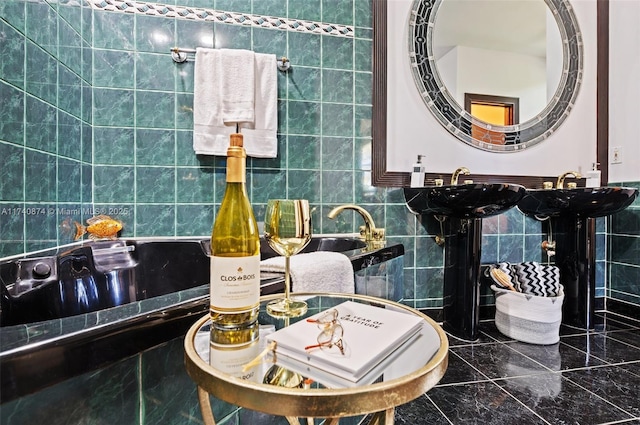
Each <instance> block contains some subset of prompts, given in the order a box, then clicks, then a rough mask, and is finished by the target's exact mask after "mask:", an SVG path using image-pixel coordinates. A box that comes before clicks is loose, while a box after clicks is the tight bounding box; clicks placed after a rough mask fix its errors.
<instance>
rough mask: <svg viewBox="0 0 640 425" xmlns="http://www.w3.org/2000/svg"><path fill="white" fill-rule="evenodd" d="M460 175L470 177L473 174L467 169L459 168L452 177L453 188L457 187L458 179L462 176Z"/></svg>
mask: <svg viewBox="0 0 640 425" xmlns="http://www.w3.org/2000/svg"><path fill="white" fill-rule="evenodd" d="M460 174H464V175H465V176H468V175H469V174H471V172H470V171H469V169H468V168H467V167H460V168H458V169H457V170H456V171H454V172H453V175H452V176H451V186H455V185H457V184H458V177H459V176H460Z"/></svg>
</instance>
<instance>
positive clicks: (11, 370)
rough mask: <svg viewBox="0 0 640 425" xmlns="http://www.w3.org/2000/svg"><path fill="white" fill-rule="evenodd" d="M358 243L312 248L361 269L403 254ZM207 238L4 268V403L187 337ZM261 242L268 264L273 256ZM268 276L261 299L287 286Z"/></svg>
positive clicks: (322, 240) (104, 249) (93, 245)
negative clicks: (339, 254) (346, 259)
mask: <svg viewBox="0 0 640 425" xmlns="http://www.w3.org/2000/svg"><path fill="white" fill-rule="evenodd" d="M365 246H366V245H365V244H364V242H362V241H361V240H359V239H357V238H352V237H314V238H313V239H312V241H311V243H310V244H309V245H308V246H307V247H306V248H305V251H306V252H310V251H336V252H343V253H345V254H346V255H347V256H349V257H350V259H351V262H352V265H353V267H354V271H355V270H360V269H363V268H366V267H369V266H371V265H374V264H377V263H382V262H384V261H387V260H389V259H392V258H394V257H397V256H400V255H403V254H404V247H403V246H402V245H401V244H396V245H391V246H388V247H385V248H381V249H377V250H369V251H368V250H365V249H363V248H364V247H365ZM209 252H210V250H209V241H208V239H204V238H175V239H154V238H141V239H122V240H116V241H98V242H95V241H91V242H84V243H81V244H74V245H69V246H64V247H61V248H58V249H54V250H50V251H44V252H40V253H37V254H34V255H25V256H22V257H19V258H11V259H5V260H2V261H0V283H1V285H0V286H1V288H0V289H1V291H2V297H1V298H2V308H1V311H0V316H1V323H0V324H1V325H2V330H1V331H0V346H1V347H2V349H1V352H0V379H1V385H2V387H1V391H0V402H6V401H9V400H12V399H15V398H17V397H21V396H23V395H26V394H29V393H32V392H34V391H37V390H39V389H41V388H44V387H46V386H49V385H52V384H55V383H57V382H60V381H62V380H65V379H68V378H69V377H72V376H76V375H79V374H81V373H85V372H88V371H91V370H95V369H98V368H100V367H102V366H105V365H107V364H109V363H111V362H114V361H117V360H120V359H122V358H125V357H128V356H130V355H134V354H136V353H138V352H140V351H142V350H145V349H148V348H150V347H153V346H155V345H158V344H161V343H163V342H165V341H168V340H170V339H173V338H176V337H179V336H181V335H182V334H184V333H185V332H186V330H187V329H188V327H189V326H190V325H191V324H192V323H193V322H194V321H195V320H196V318H198V317H200V316H201V315H202V314H204V313H205V312H206V310H207V308H208V296H209V286H208V282H209V264H210V263H209V258H208V255H209ZM275 255H276V253H275V252H274V251H272V250H271V249H270V248H269V247H268V246H267V244H265V243H264V241H261V258H263V259H265V258H269V257H272V256H275ZM282 281H283V279H282V277H281V275H263V276H261V293H262V294H263V295H266V294H270V293H275V292H280V291H282V289H283V282H282Z"/></svg>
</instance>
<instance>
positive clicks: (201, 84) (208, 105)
mask: <svg viewBox="0 0 640 425" xmlns="http://www.w3.org/2000/svg"><path fill="white" fill-rule="evenodd" d="M236 123H239V124H240V131H241V133H243V135H244V147H245V150H246V151H247V155H248V156H253V157H257V158H275V157H276V156H277V153H278V140H277V136H276V133H277V129H278V76H277V66H276V56H275V55H272V54H262V53H257V54H254V53H253V52H252V51H250V50H231V49H206V48H202V47H199V48H197V49H196V61H195V73H194V93H193V149H194V151H195V153H196V154H199V155H219V156H226V154H227V148H228V147H229V135H230V134H231V133H234V132H235V129H236Z"/></svg>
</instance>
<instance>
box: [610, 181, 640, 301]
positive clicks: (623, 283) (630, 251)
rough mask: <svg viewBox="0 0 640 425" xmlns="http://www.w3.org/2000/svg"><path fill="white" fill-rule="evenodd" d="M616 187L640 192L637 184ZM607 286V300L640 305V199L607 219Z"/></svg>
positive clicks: (630, 183) (639, 186)
mask: <svg viewBox="0 0 640 425" xmlns="http://www.w3.org/2000/svg"><path fill="white" fill-rule="evenodd" d="M615 186H627V187H635V188H638V189H640V182H623V183H619V184H615ZM607 241H608V252H607V258H608V260H609V282H610V283H609V286H608V287H607V296H608V297H611V298H613V299H616V300H620V301H623V302H627V303H630V304H632V305H636V306H638V305H640V198H636V200H635V201H634V203H633V204H632V205H631V206H630V207H629V208H627V209H626V210H624V211H621V212H619V213H617V214H614V215H612V216H611V218H610V231H609V234H608V235H607Z"/></svg>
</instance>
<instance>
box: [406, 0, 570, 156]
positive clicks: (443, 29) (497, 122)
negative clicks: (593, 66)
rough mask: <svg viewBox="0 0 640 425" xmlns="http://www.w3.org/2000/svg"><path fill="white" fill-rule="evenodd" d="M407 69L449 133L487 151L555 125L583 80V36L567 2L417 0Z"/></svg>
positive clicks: (536, 137)
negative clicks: (409, 67)
mask: <svg viewBox="0 0 640 425" xmlns="http://www.w3.org/2000/svg"><path fill="white" fill-rule="evenodd" d="M409 31H410V34H409V54H410V62H411V69H412V73H413V76H414V80H415V82H416V85H417V86H418V90H419V93H420V94H421V96H422V98H423V100H424V102H425V104H426V106H427V108H428V109H429V110H430V111H431V112H432V113H433V115H434V116H435V117H436V119H437V120H438V121H439V122H440V124H442V125H443V126H444V127H445V128H446V129H447V130H448V131H449V132H450V133H451V134H453V135H454V136H456V137H457V138H458V139H460V140H462V141H464V142H465V143H467V144H469V145H472V146H474V147H477V148H479V149H483V150H486V151H492V152H515V151H518V150H521V149H524V148H526V147H529V146H532V145H534V144H536V143H539V142H540V141H542V140H544V139H545V138H547V137H549V135H550V134H551V133H552V132H553V131H555V129H557V128H558V127H559V126H560V124H561V123H562V121H563V120H564V119H565V118H566V116H567V115H568V113H569V111H570V110H571V108H572V106H573V103H574V100H575V97H576V95H577V93H578V88H579V86H580V82H581V79H582V39H581V36H580V33H579V30H578V26H577V21H576V18H575V15H574V13H573V11H572V9H571V6H570V5H569V3H568V1H566V0H546V1H544V0H526V1H510V2H505V1H504V0H435V1H433V0H432V1H427V0H415V1H414V2H413V5H412V9H411V15H410V22H409Z"/></svg>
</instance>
